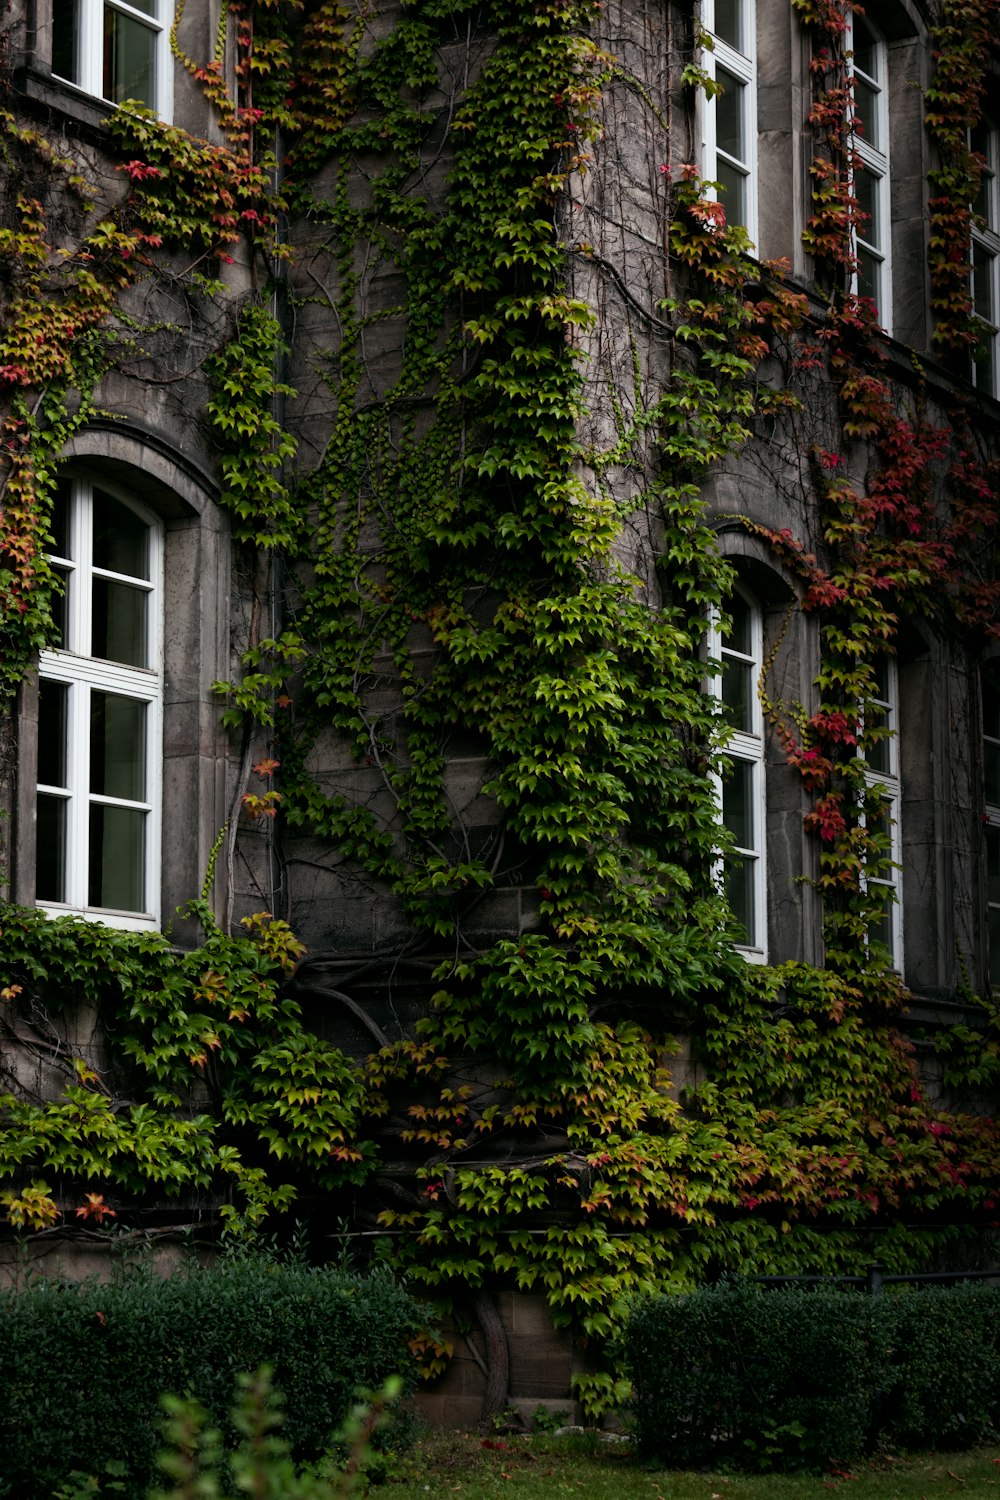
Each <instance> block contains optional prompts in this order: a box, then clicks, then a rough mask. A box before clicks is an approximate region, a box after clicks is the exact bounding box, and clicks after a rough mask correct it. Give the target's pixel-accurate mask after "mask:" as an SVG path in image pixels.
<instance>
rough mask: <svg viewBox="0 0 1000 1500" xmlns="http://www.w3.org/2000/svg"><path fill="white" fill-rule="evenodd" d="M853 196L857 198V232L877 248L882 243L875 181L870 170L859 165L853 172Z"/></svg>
mask: <svg viewBox="0 0 1000 1500" xmlns="http://www.w3.org/2000/svg"><path fill="white" fill-rule="evenodd" d="M854 196H855V198H856V199H857V200H858V213H859V215H860V218H859V222H858V234H859V235H860V236H861V238H862V239H863V240H867V241H868V243H869V245H874V246H875V247H876V248H878V247H879V246H880V245H881V243H882V226H881V225H880V224H879V214H878V192H877V183H876V179H875V177H874V175H873V174H872V173H871V172H866V171H865V170H864V168H863V167H859V168H858V170H857V171H856V172H855V174H854Z"/></svg>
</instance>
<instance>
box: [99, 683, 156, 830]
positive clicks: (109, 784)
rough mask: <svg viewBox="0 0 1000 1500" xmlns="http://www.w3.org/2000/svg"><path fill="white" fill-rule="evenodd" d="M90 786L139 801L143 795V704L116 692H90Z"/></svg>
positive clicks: (144, 779) (144, 755)
mask: <svg viewBox="0 0 1000 1500" xmlns="http://www.w3.org/2000/svg"><path fill="white" fill-rule="evenodd" d="M90 790H91V791H92V792H96V793H97V795H98V796H102V797H123V798H126V799H128V800H129V801H130V802H142V801H144V800H145V795H146V704H145V703H143V702H142V701H141V700H140V699H138V698H123V697H121V696H119V695H118V694H117V693H101V692H98V691H97V690H96V688H95V689H94V690H93V691H92V692H91V694H90Z"/></svg>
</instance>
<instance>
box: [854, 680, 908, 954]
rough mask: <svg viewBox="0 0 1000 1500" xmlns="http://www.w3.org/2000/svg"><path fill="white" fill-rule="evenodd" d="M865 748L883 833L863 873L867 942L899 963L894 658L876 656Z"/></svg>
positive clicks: (876, 823) (872, 826)
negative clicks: (871, 865)
mask: <svg viewBox="0 0 1000 1500" xmlns="http://www.w3.org/2000/svg"><path fill="white" fill-rule="evenodd" d="M862 733H863V750H864V754H865V758H866V760H867V762H868V774H867V778H866V780H867V783H868V787H869V790H870V791H872V792H876V793H877V794H878V805H877V810H876V809H874V808H873V809H872V810H870V811H868V812H867V813H866V814H865V822H866V825H867V827H868V829H869V830H870V831H871V832H873V833H877V834H879V835H881V843H882V847H883V848H884V850H885V857H884V859H883V861H882V862H880V864H879V865H878V866H877V867H876V868H875V869H874V870H866V871H865V887H866V889H867V890H868V892H869V894H870V895H872V896H875V897H878V898H879V908H878V911H877V914H876V915H875V916H874V917H873V918H872V920H871V922H870V924H869V929H868V936H869V941H871V942H875V943H880V944H882V946H883V947H884V948H886V949H888V952H889V957H890V959H891V962H892V966H893V968H895V969H898V970H900V971H902V967H903V904H902V890H901V886H900V878H899V877H900V869H899V866H900V861H901V857H902V841H901V837H900V828H901V823H900V819H901V813H902V801H903V799H902V783H901V780H900V774H899V689H898V675H897V671H896V662H895V660H894V658H893V657H891V656H880V657H879V658H878V659H877V661H876V662H875V687H874V691H873V693H872V695H871V697H870V698H868V699H867V701H866V704H865V710H864V724H863V730H862Z"/></svg>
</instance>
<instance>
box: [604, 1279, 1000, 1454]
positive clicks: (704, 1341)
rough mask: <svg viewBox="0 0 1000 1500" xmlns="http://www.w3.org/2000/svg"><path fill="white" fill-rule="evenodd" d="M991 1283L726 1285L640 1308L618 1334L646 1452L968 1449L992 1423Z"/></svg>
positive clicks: (994, 1341) (996, 1349)
mask: <svg viewBox="0 0 1000 1500" xmlns="http://www.w3.org/2000/svg"><path fill="white" fill-rule="evenodd" d="M998 1314H1000V1289H998V1288H993V1287H989V1288H987V1287H978V1288H974V1289H970V1288H968V1287H956V1288H946V1287H935V1288H933V1289H922V1290H916V1289H906V1290H900V1291H899V1292H893V1293H885V1294H883V1295H882V1296H879V1297H875V1298H867V1297H864V1296H863V1295H861V1294H860V1293H859V1292H850V1291H837V1290H833V1289H819V1288H817V1289H813V1290H807V1289H804V1288H799V1287H784V1288H780V1289H778V1288H775V1289H772V1290H767V1291H765V1290H763V1289H761V1288H758V1287H754V1286H752V1285H745V1284H736V1285H728V1286H722V1287H717V1288H706V1289H703V1290H702V1291H699V1292H696V1293H694V1294H693V1295H691V1296H684V1297H660V1298H654V1299H651V1300H649V1301H647V1302H644V1303H642V1304H641V1305H640V1306H638V1307H637V1308H636V1309H635V1311H634V1312H633V1315H632V1317H631V1319H630V1321H629V1324H628V1326H627V1328H626V1331H625V1334H624V1337H623V1352H624V1357H625V1360H626V1363H627V1365H628V1367H629V1373H630V1375H631V1378H632V1381H633V1384H634V1388H635V1414H636V1419H637V1425H638V1436H639V1442H640V1445H641V1447H642V1449H643V1451H644V1452H646V1453H648V1454H651V1455H655V1456H656V1457H657V1458H660V1459H662V1460H664V1461H666V1462H668V1463H671V1464H675V1465H693V1464H699V1465H700V1464H712V1465H716V1466H717V1465H719V1464H720V1463H721V1464H724V1463H731V1464H734V1465H736V1466H738V1467H740V1468H752V1469H771V1468H815V1467H821V1466H822V1465H824V1464H826V1463H829V1462H830V1461H832V1460H840V1461H842V1462H851V1461H853V1460H854V1459H856V1458H858V1457H859V1455H860V1454H861V1453H862V1452H863V1451H864V1450H865V1448H866V1447H869V1446H872V1445H874V1444H876V1443H878V1442H879V1441H886V1442H891V1443H892V1444H893V1445H895V1446H902V1447H909V1448H935V1447H953V1448H954V1447H971V1446H973V1445H974V1444H976V1443H981V1442H986V1441H989V1440H990V1439H992V1438H993V1437H995V1436H996V1435H997V1431H998V1429H1000V1334H998V1327H1000V1318H998Z"/></svg>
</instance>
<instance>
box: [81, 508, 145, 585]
mask: <svg viewBox="0 0 1000 1500" xmlns="http://www.w3.org/2000/svg"><path fill="white" fill-rule="evenodd" d="M94 567H95V568H107V569H108V571H109V572H111V573H124V574H125V575H126V576H127V577H129V578H145V579H146V580H147V581H148V579H149V527H148V526H147V525H146V523H145V521H143V520H142V519H141V518H140V517H139V516H137V515H136V513H135V511H134V510H130V509H129V507H128V506H127V505H123V504H122V503H121V501H120V500H116V499H115V498H114V496H112V495H108V494H106V493H105V492H104V490H99V489H98V488H97V486H96V485H95V486H94Z"/></svg>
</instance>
